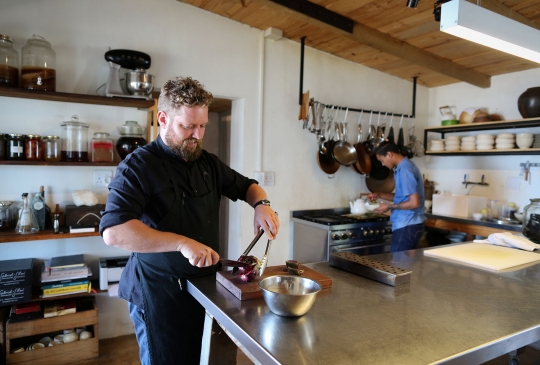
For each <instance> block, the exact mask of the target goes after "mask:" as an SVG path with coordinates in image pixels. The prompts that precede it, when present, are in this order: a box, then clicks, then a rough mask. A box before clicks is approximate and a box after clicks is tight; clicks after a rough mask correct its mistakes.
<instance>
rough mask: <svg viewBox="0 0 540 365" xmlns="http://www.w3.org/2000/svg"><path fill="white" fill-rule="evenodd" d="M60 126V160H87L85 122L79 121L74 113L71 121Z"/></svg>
mask: <svg viewBox="0 0 540 365" xmlns="http://www.w3.org/2000/svg"><path fill="white" fill-rule="evenodd" d="M61 126H62V150H61V153H60V155H61V161H66V162H88V127H89V125H88V124H87V123H82V122H79V119H78V118H77V116H76V115H74V116H72V117H71V121H69V122H64V123H62V124H61Z"/></svg>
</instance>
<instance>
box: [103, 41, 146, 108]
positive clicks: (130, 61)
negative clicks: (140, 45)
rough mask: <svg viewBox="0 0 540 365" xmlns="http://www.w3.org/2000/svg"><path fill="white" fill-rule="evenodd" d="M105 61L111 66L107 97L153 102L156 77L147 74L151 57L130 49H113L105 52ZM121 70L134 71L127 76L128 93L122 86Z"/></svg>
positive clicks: (127, 73)
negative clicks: (152, 94)
mask: <svg viewBox="0 0 540 365" xmlns="http://www.w3.org/2000/svg"><path fill="white" fill-rule="evenodd" d="M105 60H107V61H108V62H109V65H110V66H111V68H110V70H109V78H108V80H107V84H106V86H105V96H110V97H123V98H137V99H147V100H152V96H151V93H152V90H153V89H154V76H153V75H150V74H149V73H147V72H146V70H147V69H149V68H150V64H151V59H150V56H149V55H147V54H146V53H143V52H139V51H132V50H129V49H113V50H110V51H107V52H105ZM120 68H124V69H128V70H132V71H129V72H126V74H125V90H126V91H124V90H123V89H122V87H121V86H120Z"/></svg>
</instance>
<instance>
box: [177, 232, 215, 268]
mask: <svg viewBox="0 0 540 365" xmlns="http://www.w3.org/2000/svg"><path fill="white" fill-rule="evenodd" d="M178 251H180V253H181V254H182V255H184V257H185V258H187V259H188V260H189V263H190V264H191V265H193V266H197V267H208V266H212V265H215V264H217V263H218V261H219V254H218V253H217V252H216V251H214V250H212V249H211V248H210V247H208V246H206V245H203V244H202V243H200V242H197V241H195V240H192V239H190V240H189V241H188V242H187V243H184V244H182V245H181V246H180V249H179V250H178Z"/></svg>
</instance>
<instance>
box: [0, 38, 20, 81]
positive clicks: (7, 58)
mask: <svg viewBox="0 0 540 365" xmlns="http://www.w3.org/2000/svg"><path fill="white" fill-rule="evenodd" d="M0 86H1V87H19V52H17V51H16V50H14V49H13V39H12V38H11V37H8V36H7V35H3V34H0Z"/></svg>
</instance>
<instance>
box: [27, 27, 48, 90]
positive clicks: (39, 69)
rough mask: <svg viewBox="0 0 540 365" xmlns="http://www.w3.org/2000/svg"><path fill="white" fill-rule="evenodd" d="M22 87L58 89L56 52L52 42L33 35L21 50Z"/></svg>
mask: <svg viewBox="0 0 540 365" xmlns="http://www.w3.org/2000/svg"><path fill="white" fill-rule="evenodd" d="M21 55H22V67H21V88H23V89H34V90H44V91H56V53H55V52H54V51H53V49H52V48H51V44H50V43H49V42H47V41H46V40H45V38H43V37H41V36H39V35H35V34H34V35H33V36H32V38H29V39H28V40H27V41H26V44H25V45H24V47H23V48H22V50H21Z"/></svg>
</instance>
